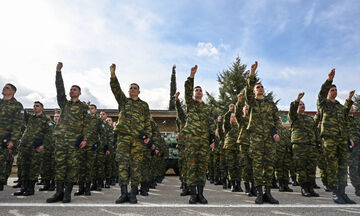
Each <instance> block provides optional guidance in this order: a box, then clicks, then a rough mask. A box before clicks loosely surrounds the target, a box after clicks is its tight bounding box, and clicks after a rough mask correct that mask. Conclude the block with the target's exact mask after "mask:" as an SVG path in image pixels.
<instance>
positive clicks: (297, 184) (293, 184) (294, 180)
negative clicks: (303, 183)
mask: <svg viewBox="0 0 360 216" xmlns="http://www.w3.org/2000/svg"><path fill="white" fill-rule="evenodd" d="M291 180H292V182H293V183H292V186H300V184H299V182H297V181H296V176H291Z"/></svg>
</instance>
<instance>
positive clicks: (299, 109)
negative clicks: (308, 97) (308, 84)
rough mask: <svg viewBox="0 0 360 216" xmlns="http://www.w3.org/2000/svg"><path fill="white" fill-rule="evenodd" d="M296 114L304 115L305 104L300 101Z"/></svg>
mask: <svg viewBox="0 0 360 216" xmlns="http://www.w3.org/2000/svg"><path fill="white" fill-rule="evenodd" d="M297 112H298V113H300V114H303V113H305V104H304V102H303V101H300V102H299V106H298V110H297Z"/></svg>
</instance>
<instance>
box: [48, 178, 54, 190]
mask: <svg viewBox="0 0 360 216" xmlns="http://www.w3.org/2000/svg"><path fill="white" fill-rule="evenodd" d="M54 190H55V180H54V179H53V180H51V181H50V187H49V190H48V191H54Z"/></svg>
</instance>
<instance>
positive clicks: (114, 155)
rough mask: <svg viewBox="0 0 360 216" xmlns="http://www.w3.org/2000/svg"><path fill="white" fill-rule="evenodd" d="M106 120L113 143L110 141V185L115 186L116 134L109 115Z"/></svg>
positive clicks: (116, 170) (116, 173) (116, 171)
mask: <svg viewBox="0 0 360 216" xmlns="http://www.w3.org/2000/svg"><path fill="white" fill-rule="evenodd" d="M106 122H107V124H108V125H109V126H110V128H111V132H112V136H113V139H112V141H113V143H112V148H111V158H112V159H111V186H115V184H116V183H117V182H116V179H117V176H118V174H119V173H118V164H117V162H116V149H117V145H116V143H117V135H116V134H115V133H114V121H113V120H112V118H111V117H107V118H106Z"/></svg>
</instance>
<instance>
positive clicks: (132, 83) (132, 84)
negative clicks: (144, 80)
mask: <svg viewBox="0 0 360 216" xmlns="http://www.w3.org/2000/svg"><path fill="white" fill-rule="evenodd" d="M132 85H136V86H137V87H138V89H139V90H140V86H139V85H138V84H137V83H131V84H130V86H132Z"/></svg>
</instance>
